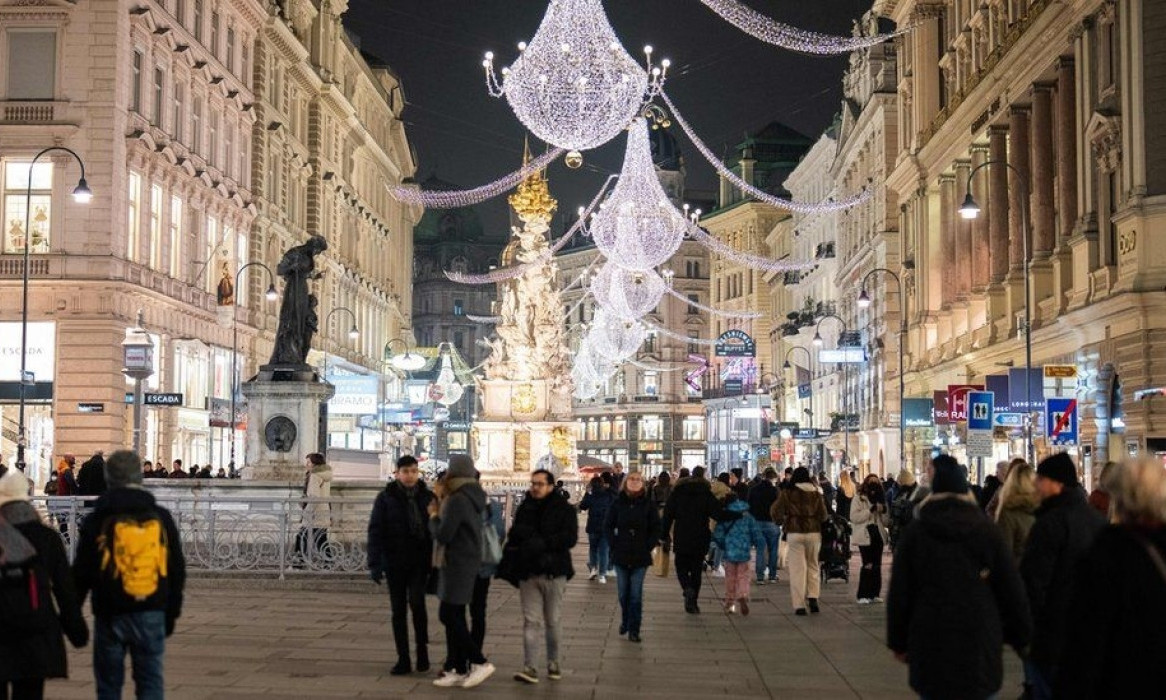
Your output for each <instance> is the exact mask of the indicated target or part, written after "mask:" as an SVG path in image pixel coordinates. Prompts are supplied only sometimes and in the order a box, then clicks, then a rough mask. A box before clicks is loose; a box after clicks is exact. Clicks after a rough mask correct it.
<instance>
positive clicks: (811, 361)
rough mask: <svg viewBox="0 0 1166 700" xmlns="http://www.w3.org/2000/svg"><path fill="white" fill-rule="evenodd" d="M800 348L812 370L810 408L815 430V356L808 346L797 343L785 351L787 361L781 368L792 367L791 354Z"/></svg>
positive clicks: (811, 420) (811, 424)
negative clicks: (804, 346)
mask: <svg viewBox="0 0 1166 700" xmlns="http://www.w3.org/2000/svg"><path fill="white" fill-rule="evenodd" d="M798 350H801V351H802V352H804V353H806V369H808V370H809V372H810V406H809V408H808V410H809V412H810V429H811V430H813V428H814V356H813V355H812V354H811V353H810V351H809V350H807V349H806V348H803V347H802V346H800V345H795V346H794V347H792V348H790V349H789V350H786V351H785V361H784V362H782V364H781V368H782V369H790V368H791V367H792V365H791V364H790V363H789V356H790V355H792V354H793V353H795V352H797V351H798ZM794 383H795V384H797V378H796V377H795V381H794Z"/></svg>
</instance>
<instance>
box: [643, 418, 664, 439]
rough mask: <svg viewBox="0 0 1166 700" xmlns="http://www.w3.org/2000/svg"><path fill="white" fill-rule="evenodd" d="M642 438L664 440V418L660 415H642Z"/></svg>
mask: <svg viewBox="0 0 1166 700" xmlns="http://www.w3.org/2000/svg"><path fill="white" fill-rule="evenodd" d="M640 439H641V440H663V439H664V419H663V418H661V417H660V416H642V417H641V418H640Z"/></svg>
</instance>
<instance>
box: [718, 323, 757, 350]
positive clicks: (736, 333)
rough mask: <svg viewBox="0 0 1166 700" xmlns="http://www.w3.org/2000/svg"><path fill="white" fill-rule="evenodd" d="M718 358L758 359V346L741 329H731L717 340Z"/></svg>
mask: <svg viewBox="0 0 1166 700" xmlns="http://www.w3.org/2000/svg"><path fill="white" fill-rule="evenodd" d="M715 354H716V356H717V357H756V356H757V345H756V343H754V342H753V338H752V337H751V336H750V335H749V334H748V333H746V332H745V331H743V330H741V329H739V328H730V329H729V330H727V331H725V332H724V333H721V335H720V336H719V337H718V338H717V343H716V347H715Z"/></svg>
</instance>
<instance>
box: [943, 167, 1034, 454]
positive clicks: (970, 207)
mask: <svg viewBox="0 0 1166 700" xmlns="http://www.w3.org/2000/svg"><path fill="white" fill-rule="evenodd" d="M989 165H1003V166H1004V167H1006V168H1008V169H1009V170H1011V171H1012V173H1013V174H1014V175H1015V176H1016V179H1017V180H1018V181H1019V182H1020V187H1021V190H1020V195H1021V199H1020V201H1021V202H1024V203H1025V204H1024V206H1022V207H1020V231H1021V238H1022V239H1023V240H1024V253H1023V257H1024V323H1023V324H1022V325H1021V331H1023V332H1024V392H1025V394H1024V397H1025V398H1024V403H1025V412H1026V413H1027V414H1028V420H1026V421H1025V422H1024V440H1025V442H1026V443H1027V444H1026V448H1027V449H1026V452H1027V453H1028V463H1029V464H1036V445H1035V444H1034V443H1033V440H1032V423H1033V420H1032V273H1031V269H1032V261H1031V260H1030V259H1029V257H1030V251H1031V249H1032V231H1031V230H1030V228H1029V222H1028V196H1029V195H1028V192H1029V189H1028V180H1027V179H1025V177H1024V175H1023V174H1022V173H1021V172H1020V170H1019V169H1017V167H1016V166H1015V165H1013V164H1011V163H1009V162H1008V161H1006V160H989V161H985V162H983V163H980V164H979V165H977V166H976V167H974V168H972V170H971V172H969V173H968V182H967V188H966V189H967V196H965V197H964V202H963V204H961V205H960V208H959V212H960V216H961V217H963V218H965V219H974V218H976V217H978V216H979V215H980V205H979V204H976V200H975V198H973V197H972V176H973V175H975V174H976V171H977V170H979V169H980V168H983V167H986V166H989Z"/></svg>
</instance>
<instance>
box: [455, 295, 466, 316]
mask: <svg viewBox="0 0 1166 700" xmlns="http://www.w3.org/2000/svg"><path fill="white" fill-rule="evenodd" d="M453 315H454V316H465V315H466V308H465V302H464V301H462V300H461V299H454V300H453Z"/></svg>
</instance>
